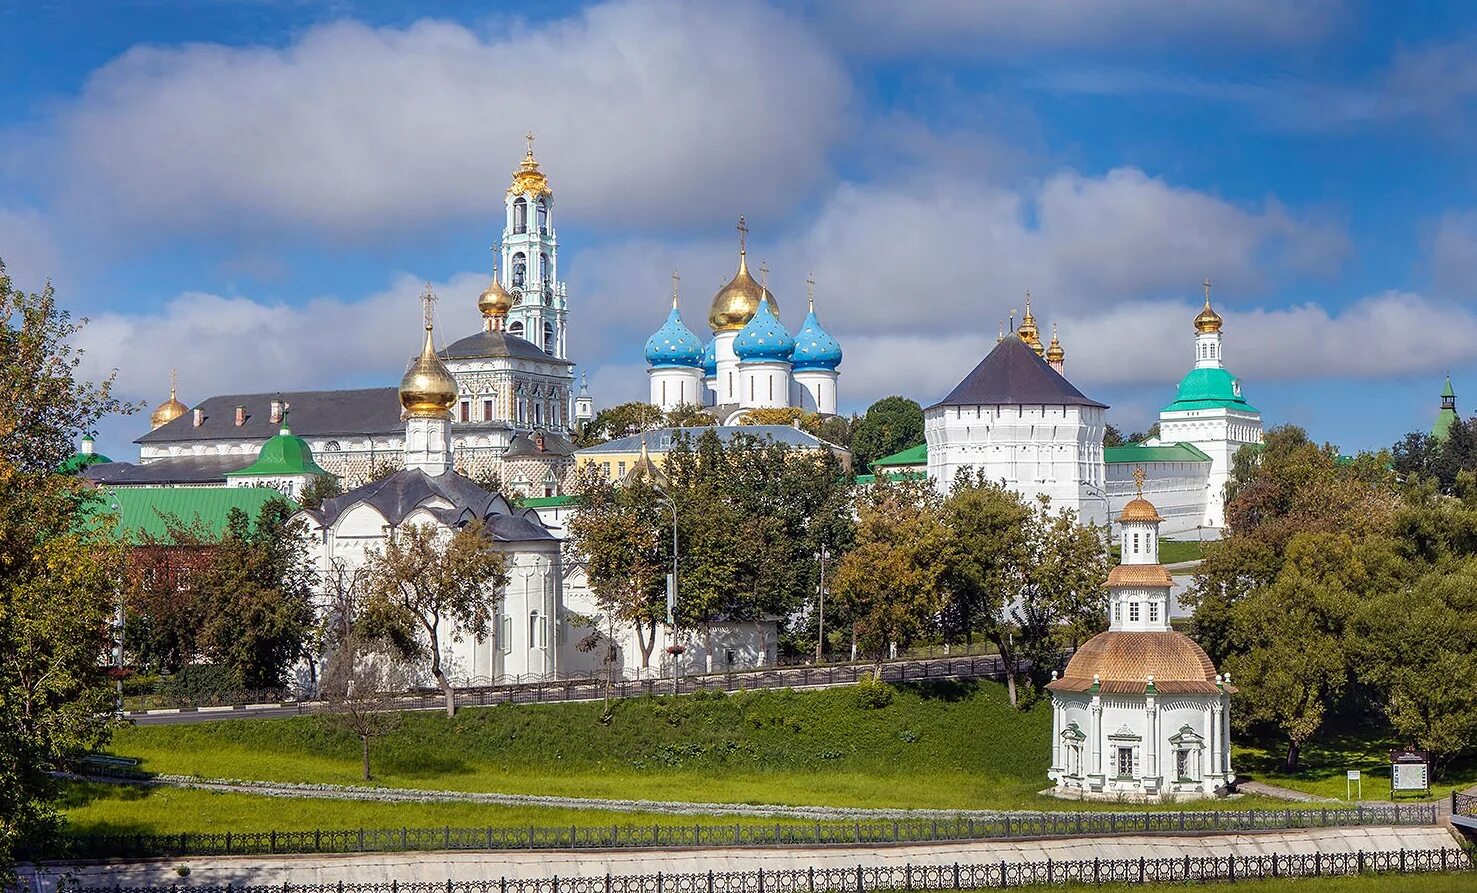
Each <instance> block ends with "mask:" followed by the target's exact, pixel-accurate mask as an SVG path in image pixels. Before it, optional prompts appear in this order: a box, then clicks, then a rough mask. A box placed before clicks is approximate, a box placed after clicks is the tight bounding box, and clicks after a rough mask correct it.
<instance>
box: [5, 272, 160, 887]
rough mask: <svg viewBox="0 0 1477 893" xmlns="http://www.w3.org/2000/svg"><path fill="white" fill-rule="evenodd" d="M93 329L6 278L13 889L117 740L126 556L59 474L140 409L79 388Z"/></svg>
mask: <svg viewBox="0 0 1477 893" xmlns="http://www.w3.org/2000/svg"><path fill="white" fill-rule="evenodd" d="M84 323H85V321H84ZM84 323H76V322H73V321H72V320H71V319H70V317H69V316H68V314H67V313H66V311H64V310H62V309H60V308H59V307H58V306H57V302H56V296H55V293H54V292H53V291H52V289H51V286H50V285H49V284H48V285H47V286H46V288H45V289H44V290H42V291H41V292H40V293H28V292H24V291H21V290H20V289H17V288H15V286H14V285H13V283H12V282H11V280H10V278H9V277H8V276H6V275H5V269H4V265H3V264H0V886H5V885H6V884H7V883H8V882H9V881H11V880H13V879H14V874H13V871H14V865H15V861H14V860H15V855H16V851H17V849H18V848H19V847H21V846H26V847H29V848H31V849H33V850H34V849H38V848H41V849H44V848H46V847H48V846H49V845H51V844H54V843H55V842H56V840H57V835H58V833H59V830H60V826H61V819H60V817H59V816H58V813H57V810H56V802H57V798H58V797H59V796H60V794H61V782H60V781H59V780H58V779H57V777H56V775H55V774H54V773H55V772H57V771H58V770H62V769H65V768H67V767H68V765H69V763H70V761H71V760H72V759H73V758H75V757H76V756H78V755H80V754H83V753H87V752H89V751H91V750H93V749H95V748H97V747H100V746H102V745H103V744H104V743H106V741H107V739H108V735H109V732H110V730H111V728H112V723H111V720H110V714H111V712H112V708H113V690H112V686H111V685H110V683H109V680H108V678H107V675H106V674H105V672H104V666H105V664H106V662H107V658H108V655H109V649H110V647H111V645H112V642H111V641H110V636H109V626H110V622H111V620H112V616H113V612H114V610H115V608H116V606H117V604H118V600H119V588H120V585H121V582H122V579H123V574H124V560H123V559H124V556H123V551H122V546H121V544H120V543H118V542H117V541H116V540H114V539H113V538H112V536H111V534H110V532H109V531H107V530H106V529H105V528H104V527H103V526H101V525H98V524H95V523H90V522H89V520H88V518H89V517H90V516H91V515H92V514H93V509H94V508H95V507H94V506H92V505H90V501H91V500H93V499H96V498H97V497H96V495H95V491H88V490H86V489H85V488H84V486H83V484H82V483H81V482H80V481H79V480H77V479H76V478H75V477H71V476H63V475H58V474H54V473H53V469H55V468H56V467H57V466H58V465H60V464H61V462H62V460H64V459H65V458H66V457H67V456H68V455H70V454H71V452H72V449H73V447H72V444H73V443H74V442H75V441H76V440H77V438H79V437H81V436H82V435H83V434H84V433H86V432H88V431H90V430H92V428H93V427H94V426H95V425H96V423H97V421H98V419H100V418H102V417H103V416H105V415H109V414H112V413H118V412H130V411H132V410H133V409H134V407H131V406H128V405H126V404H123V403H121V402H119V401H118V400H117V399H116V398H115V397H114V396H113V395H112V378H111V376H110V377H109V378H107V379H105V380H103V381H101V382H90V381H86V380H82V379H80V378H78V376H77V367H78V365H79V363H80V360H81V353H80V352H79V351H78V350H76V349H75V348H74V347H72V341H73V339H74V338H75V336H76V335H77V333H78V331H79V330H80V329H81V328H82V325H83V324H84Z"/></svg>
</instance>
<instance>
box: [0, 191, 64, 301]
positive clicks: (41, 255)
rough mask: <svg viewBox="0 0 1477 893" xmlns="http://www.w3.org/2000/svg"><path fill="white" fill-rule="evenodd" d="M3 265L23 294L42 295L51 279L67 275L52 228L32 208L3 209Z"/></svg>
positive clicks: (0, 213)
mask: <svg viewBox="0 0 1477 893" xmlns="http://www.w3.org/2000/svg"><path fill="white" fill-rule="evenodd" d="M0 261H4V262H5V274H6V275H7V276H9V277H10V279H11V281H12V282H14V283H15V286H16V287H17V288H19V289H21V290H23V291H40V290H41V288H42V286H43V285H45V284H46V280H47V279H48V278H50V279H53V280H57V281H60V279H61V277H62V274H63V272H64V271H63V270H62V268H61V263H60V255H59V253H58V251H57V247H56V242H55V240H54V238H53V236H52V233H51V227H50V225H49V224H48V223H47V221H46V220H45V219H44V218H43V217H42V216H41V215H40V214H38V213H37V212H36V211H34V210H32V209H30V208H20V209H11V208H0Z"/></svg>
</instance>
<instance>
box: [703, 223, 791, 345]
mask: <svg viewBox="0 0 1477 893" xmlns="http://www.w3.org/2000/svg"><path fill="white" fill-rule="evenodd" d="M738 234H739V266H738V272H737V273H735V274H734V275H733V278H732V279H730V280H728V283H727V284H725V285H724V286H723V287H722V288H720V289H718V293H717V294H716V295H714V296H713V304H712V306H711V307H710V308H709V310H708V325H709V326H710V327H711V328H712V329H713V331H714V332H736V331H738V330H739V329H742V328H743V327H744V326H745V325H747V324H748V322H749V320H751V319H753V318H754V313H755V311H757V310H758V309H759V302H760V301H768V302H769V311H770V312H771V313H773V314H774V315H775V316H776V317H778V316H779V314H780V307H779V303H778V302H776V301H775V299H774V295H773V294H771V293H770V291H769V289H767V288H765V287H764V286H763V285H760V284H759V283H758V282H755V281H754V277H753V276H752V275H750V274H749V262H748V253H749V246H748V235H749V227H748V225H747V224H746V223H745V222H744V218H743V217H740V218H739V222H738ZM767 272H768V268H767V267H766V268H761V275H766V274H767Z"/></svg>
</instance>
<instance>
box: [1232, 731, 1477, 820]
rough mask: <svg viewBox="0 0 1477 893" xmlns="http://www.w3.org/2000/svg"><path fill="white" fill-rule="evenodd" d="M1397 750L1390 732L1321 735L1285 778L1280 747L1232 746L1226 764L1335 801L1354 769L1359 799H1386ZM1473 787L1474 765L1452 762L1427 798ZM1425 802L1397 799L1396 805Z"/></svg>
mask: <svg viewBox="0 0 1477 893" xmlns="http://www.w3.org/2000/svg"><path fill="white" fill-rule="evenodd" d="M1400 746H1401V745H1400V742H1399V741H1398V739H1396V738H1395V737H1394V736H1393V735H1392V734H1391V733H1390V732H1387V731H1385V730H1379V729H1372V730H1360V731H1356V732H1352V733H1346V734H1327V735H1323V736H1321V737H1319V738H1316V739H1314V740H1313V741H1312V742H1311V743H1310V744H1308V745H1307V746H1305V747H1304V748H1303V749H1302V752H1301V754H1300V757H1299V760H1298V762H1299V768H1298V771H1297V772H1295V773H1291V774H1289V773H1288V772H1287V771H1286V768H1285V767H1286V760H1287V750H1286V744H1285V743H1283V742H1276V743H1273V744H1266V743H1262V742H1256V741H1245V742H1242V743H1238V744H1237V745H1235V750H1234V752H1233V755H1232V759H1233V760H1234V766H1235V768H1236V771H1237V772H1240V773H1242V774H1243V775H1250V776H1252V777H1254V778H1256V780H1258V781H1265V782H1267V783H1268V784H1275V785H1280V786H1282V787H1285V788H1292V789H1293V790H1297V791H1305V792H1307V793H1309V794H1316V795H1318V796H1320V797H1336V798H1338V799H1339V800H1342V799H1344V796H1345V794H1344V791H1345V782H1346V777H1347V776H1346V773H1347V771H1348V770H1349V769H1358V770H1359V771H1360V774H1361V775H1362V776H1363V780H1364V799H1366V800H1388V799H1390V751H1392V750H1395V749H1397V748H1399V747H1400ZM1474 784H1477V760H1472V759H1468V760H1464V761H1460V762H1456V763H1454V764H1452V765H1450V766H1446V767H1442V771H1441V774H1440V775H1439V776H1438V777H1434V778H1432V779H1431V798H1441V797H1447V796H1450V794H1451V792H1452V791H1453V790H1458V791H1460V790H1465V789H1466V788H1469V787H1471V786H1472V785H1474ZM1356 796H1357V793H1356ZM1431 798H1427V797H1417V796H1415V795H1411V794H1401V795H1400V800H1401V802H1406V801H1412V802H1413V801H1416V800H1424V799H1431Z"/></svg>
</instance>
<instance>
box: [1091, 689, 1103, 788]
mask: <svg viewBox="0 0 1477 893" xmlns="http://www.w3.org/2000/svg"><path fill="white" fill-rule="evenodd" d="M1091 716H1092V722H1091V723H1090V724H1091V726H1092V731H1091V732H1090V733H1089V735H1090V736H1091V738H1092V774H1094V775H1102V774H1103V701H1102V698H1100V697H1098V696H1097V695H1093V696H1092V711H1091Z"/></svg>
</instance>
